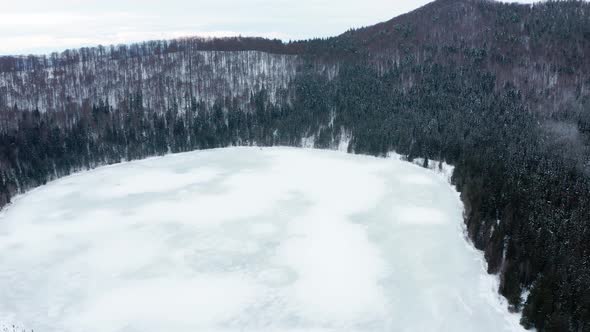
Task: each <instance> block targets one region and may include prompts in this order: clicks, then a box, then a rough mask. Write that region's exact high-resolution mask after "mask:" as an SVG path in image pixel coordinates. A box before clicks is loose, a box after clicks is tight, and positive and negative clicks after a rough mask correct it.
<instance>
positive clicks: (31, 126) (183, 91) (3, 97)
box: [0, 0, 590, 331]
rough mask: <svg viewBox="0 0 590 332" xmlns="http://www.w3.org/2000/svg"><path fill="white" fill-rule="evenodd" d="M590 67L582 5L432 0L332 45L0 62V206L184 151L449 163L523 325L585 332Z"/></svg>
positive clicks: (240, 42) (156, 48) (588, 323)
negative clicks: (392, 155)
mask: <svg viewBox="0 0 590 332" xmlns="http://www.w3.org/2000/svg"><path fill="white" fill-rule="evenodd" d="M588 54H590V4H588V3H587V2H583V1H559V2H552V1H550V2H546V3H540V4H535V5H532V6H528V5H516V4H501V3H495V2H490V1H484V0H438V1H435V2H433V3H431V4H429V5H427V6H425V7H423V8H420V9H418V10H416V11H414V12H411V13H409V14H406V15H403V16H400V17H397V18H395V19H393V20H391V21H388V22H384V23H380V24H377V25H375V26H371V27H366V28H361V29H355V30H350V31H348V32H346V33H344V34H342V35H340V36H337V37H333V38H328V39H315V40H308V41H296V42H289V43H283V42H281V41H278V40H266V39H261V38H225V39H198V38H187V39H179V40H172V41H152V42H145V43H139V44H133V45H121V46H107V47H102V46H99V47H95V48H83V49H78V50H68V51H65V52H63V53H59V54H58V53H54V54H51V55H48V56H10V57H0V207H1V206H5V205H6V204H9V203H10V201H11V198H12V197H14V196H15V195H17V194H20V193H24V192H26V191H27V190H29V189H31V188H34V187H37V186H39V185H42V184H45V183H46V182H48V181H51V180H53V179H56V178H59V177H62V176H65V175H68V174H71V173H73V172H76V171H79V170H83V169H89V168H94V167H98V166H101V165H107V164H113V163H118V162H121V161H123V160H134V159H140V158H145V157H148V156H156V155H163V154H167V153H172V152H182V151H190V150H195V149H208V148H215V147H227V146H237V145H257V146H275V145H286V146H302V145H307V144H310V142H311V144H313V146H314V147H316V148H326V149H330V148H335V147H337V146H338V145H339V144H342V143H347V144H348V151H349V152H351V153H359V154H370V155H376V156H384V155H386V154H387V153H388V152H391V151H396V152H397V153H400V154H403V155H404V156H406V158H407V159H408V160H413V159H415V158H426V159H425V162H424V164H425V165H424V166H428V163H429V162H432V160H440V161H445V162H447V163H449V164H452V165H454V166H455V172H454V175H453V183H454V184H455V185H456V186H457V188H458V190H459V191H460V192H461V198H462V200H463V203H464V205H465V223H466V225H467V229H468V233H469V234H468V235H469V237H470V238H471V240H472V241H473V243H474V245H475V246H476V247H477V248H478V249H480V250H482V251H484V253H485V257H486V260H487V262H488V272H489V273H497V274H499V275H500V278H501V285H500V293H501V294H502V295H503V296H505V297H506V298H507V300H508V302H509V303H510V308H511V310H514V311H522V313H523V317H522V321H521V323H522V325H523V326H525V327H526V328H533V327H534V328H536V329H537V330H538V331H590V177H589V175H590V174H589V172H590V164H589V161H590V150H589V146H590V136H589V135H590V59H589V58H588ZM343 181H346V179H343Z"/></svg>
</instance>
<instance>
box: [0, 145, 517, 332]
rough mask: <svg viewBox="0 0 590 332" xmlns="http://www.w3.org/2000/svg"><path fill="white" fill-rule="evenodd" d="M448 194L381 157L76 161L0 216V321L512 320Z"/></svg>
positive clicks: (404, 325)
mask: <svg viewBox="0 0 590 332" xmlns="http://www.w3.org/2000/svg"><path fill="white" fill-rule="evenodd" d="M462 229H463V228H462V206H461V203H460V201H459V198H458V194H457V193H456V192H455V191H454V189H453V188H452V187H451V186H450V185H449V184H448V183H447V182H446V181H445V180H444V179H443V178H442V177H440V176H437V175H436V174H434V173H433V172H431V171H429V170H426V169H422V168H420V167H418V166H415V165H412V164H410V163H406V162H401V161H397V160H394V159H380V158H373V157H367V156H355V155H346V154H344V153H339V152H334V151H319V150H305V149H291V148H265V149H259V148H229V149H220V150H209V151H198V152H191V153H185V154H177V155H169V156H166V157H160V158H150V159H147V160H143V161H137V162H131V163H123V164H120V165H115V166H108V167H102V168H99V169H96V170H93V171H89V172H82V173H79V174H75V175H73V176H69V177H66V178H62V179H60V180H57V181H54V182H52V183H50V184H48V185H46V186H43V187H40V188H37V189H35V190H33V191H31V192H30V193H28V194H26V195H24V196H21V197H19V198H18V199H17V200H16V202H15V203H14V204H13V205H12V206H10V207H9V208H7V209H6V210H5V211H3V212H1V214H0V289H1V294H0V328H2V327H3V326H12V324H17V326H19V327H22V328H26V329H28V330H31V329H34V331H35V332H54V331H63V332H95V331H96V332H99V331H100V332H105V331H129V332H131V331H142V332H145V331H170V332H181V331H494V332H496V331H517V330H521V328H520V327H519V326H518V323H517V322H518V318H519V317H518V316H517V315H514V314H509V313H508V311H507V309H506V308H505V306H503V305H502V303H501V300H500V298H499V296H498V295H497V294H496V291H497V285H496V283H495V279H494V277H492V276H488V275H486V273H485V270H484V268H483V263H482V262H483V258H482V254H481V253H479V252H477V251H475V250H474V249H472V247H471V245H470V244H468V243H467V241H466V240H465V238H464V236H463V233H462Z"/></svg>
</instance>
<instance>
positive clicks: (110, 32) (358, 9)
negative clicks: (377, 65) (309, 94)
mask: <svg viewBox="0 0 590 332" xmlns="http://www.w3.org/2000/svg"><path fill="white" fill-rule="evenodd" d="M428 2H430V0H163V1H162V0H0V10H1V11H0V54H29V53H36V54H38V53H49V52H52V51H61V50H64V49H66V48H72V47H80V46H94V45H98V44H103V45H109V44H119V43H129V42H135V41H142V40H150V39H168V38H174V37H182V36H194V35H200V36H235V35H242V36H263V37H272V38H280V39H283V40H292V39H306V38H311V37H327V36H333V35H338V34H340V33H342V32H344V31H346V30H347V29H349V28H352V27H361V26H366V25H371V24H374V23H377V22H381V21H385V20H388V19H390V18H393V17H395V16H397V15H399V14H402V13H405V12H408V11H411V10H413V9H415V8H418V7H420V6H422V5H424V4H426V3H428ZM519 2H532V0H519Z"/></svg>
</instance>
